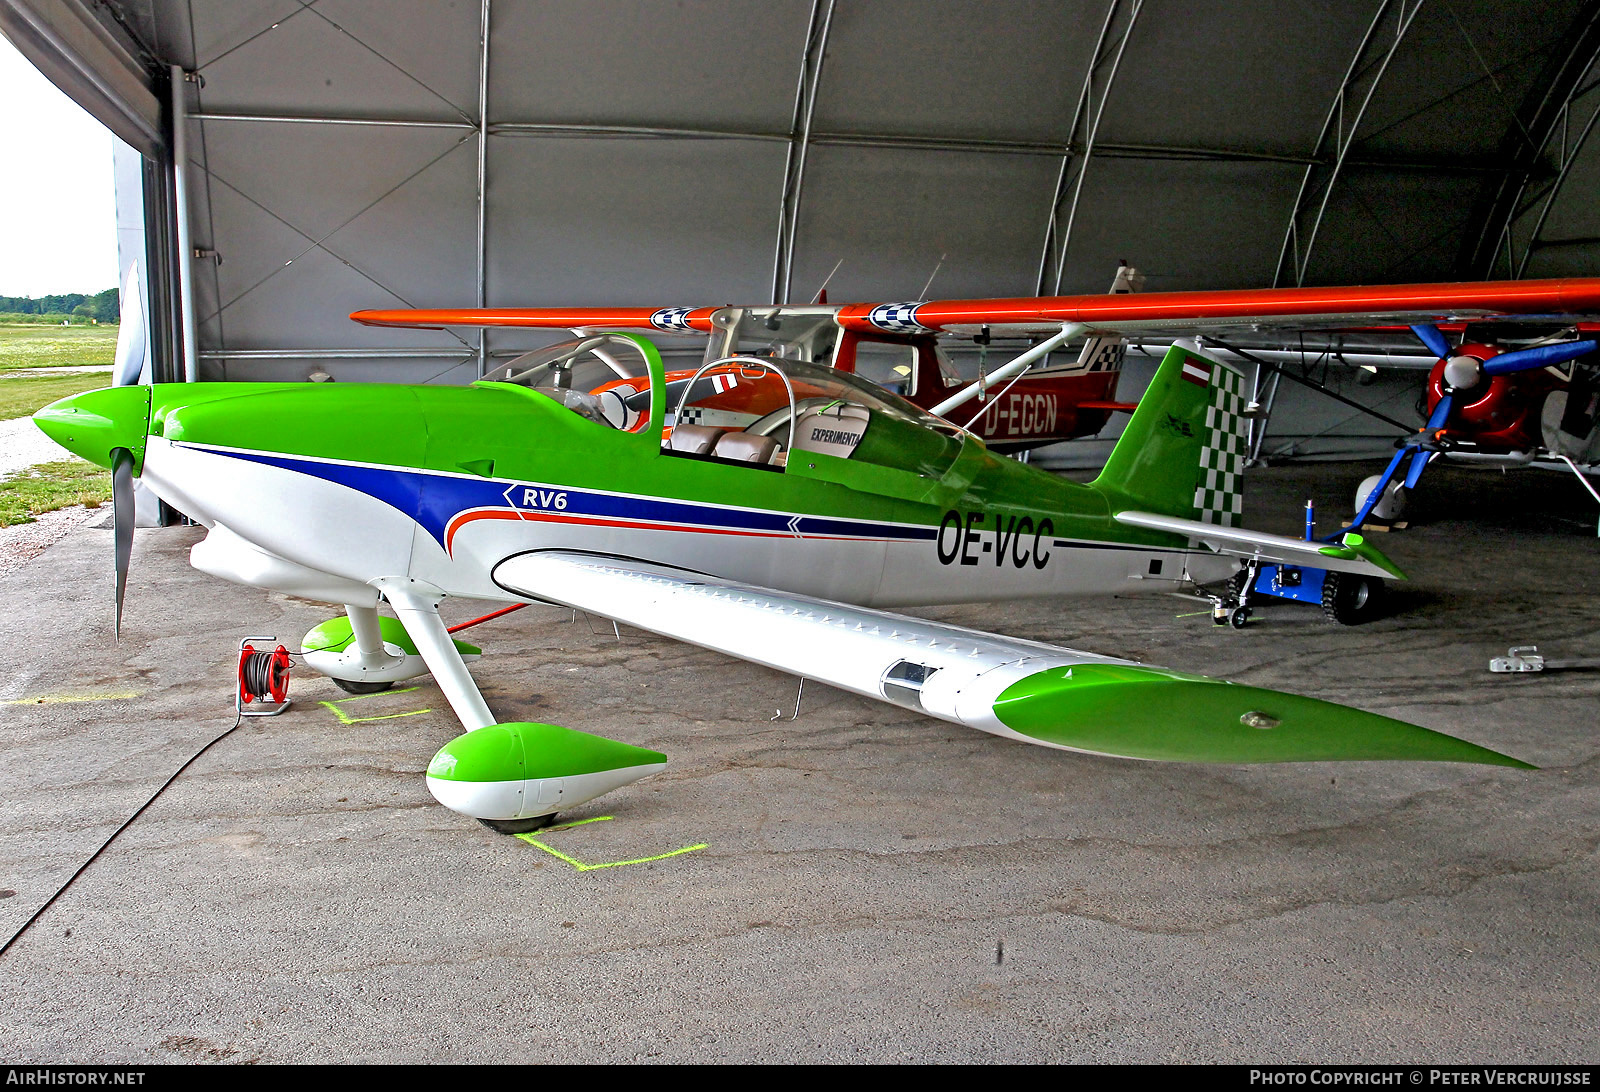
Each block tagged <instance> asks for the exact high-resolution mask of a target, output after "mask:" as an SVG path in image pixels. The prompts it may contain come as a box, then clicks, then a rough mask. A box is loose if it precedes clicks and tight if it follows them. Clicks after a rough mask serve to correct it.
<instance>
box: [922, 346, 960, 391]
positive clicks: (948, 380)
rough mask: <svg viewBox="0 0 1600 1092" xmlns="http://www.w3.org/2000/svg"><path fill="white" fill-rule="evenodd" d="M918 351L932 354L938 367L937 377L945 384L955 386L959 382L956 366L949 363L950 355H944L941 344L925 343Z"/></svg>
mask: <svg viewBox="0 0 1600 1092" xmlns="http://www.w3.org/2000/svg"><path fill="white" fill-rule="evenodd" d="M920 351H922V352H924V353H932V354H933V359H934V362H935V363H936V364H937V365H938V367H939V378H940V379H941V380H943V381H944V385H945V386H947V387H955V386H959V385H960V384H961V373H959V372H957V371H956V366H955V365H954V364H952V363H950V357H949V356H948V355H946V353H945V351H944V348H943V347H942V346H939V345H925V346H923V347H922V348H921V350H920Z"/></svg>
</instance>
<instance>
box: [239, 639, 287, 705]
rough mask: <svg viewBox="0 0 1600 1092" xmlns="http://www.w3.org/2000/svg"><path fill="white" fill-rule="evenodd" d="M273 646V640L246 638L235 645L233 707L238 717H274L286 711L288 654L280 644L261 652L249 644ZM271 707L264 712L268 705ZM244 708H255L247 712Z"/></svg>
mask: <svg viewBox="0 0 1600 1092" xmlns="http://www.w3.org/2000/svg"><path fill="white" fill-rule="evenodd" d="M252 641H263V642H276V641H277V638H276V637H246V638H245V639H244V640H242V641H240V642H239V668H238V679H237V681H238V689H237V691H236V693H235V695H234V705H235V707H236V708H237V709H238V711H239V715H240V716H241V717H275V716H277V715H278V714H279V713H282V712H283V711H284V710H286V709H288V708H289V704H290V703H289V670H290V668H291V667H293V666H294V665H293V664H292V663H291V662H290V660H289V650H288V649H286V648H284V647H283V646H282V645H281V644H280V645H278V646H277V647H276V648H275V649H273V650H272V651H271V652H263V651H260V650H259V649H257V648H256V647H255V646H254V645H253V644H251V643H250V642H252ZM269 703H270V704H271V705H272V706H274V707H273V708H267V705H268V704H269ZM247 705H258V706H259V708H256V709H247V708H245V707H246V706H247Z"/></svg>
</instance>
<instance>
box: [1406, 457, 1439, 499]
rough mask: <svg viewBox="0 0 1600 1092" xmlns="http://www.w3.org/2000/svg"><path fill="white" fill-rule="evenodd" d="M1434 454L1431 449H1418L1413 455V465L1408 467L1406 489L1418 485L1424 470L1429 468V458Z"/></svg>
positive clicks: (1411, 488) (1408, 489) (1409, 489)
mask: <svg viewBox="0 0 1600 1092" xmlns="http://www.w3.org/2000/svg"><path fill="white" fill-rule="evenodd" d="M1432 455H1433V452H1431V451H1418V452H1417V453H1416V454H1415V455H1413V456H1411V465H1410V466H1408V467H1407V468H1406V491H1407V492H1410V491H1411V490H1413V489H1415V488H1416V487H1417V479H1418V478H1421V477H1422V472H1423V470H1424V469H1426V468H1427V465H1428V459H1429V458H1430V457H1431V456H1432Z"/></svg>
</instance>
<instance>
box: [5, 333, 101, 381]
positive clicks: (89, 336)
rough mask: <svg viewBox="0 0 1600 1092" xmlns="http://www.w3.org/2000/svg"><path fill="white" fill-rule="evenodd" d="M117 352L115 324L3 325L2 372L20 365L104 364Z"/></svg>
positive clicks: (43, 366)
mask: <svg viewBox="0 0 1600 1092" xmlns="http://www.w3.org/2000/svg"><path fill="white" fill-rule="evenodd" d="M116 355H117V327H115V326H24V325H16V324H0V372H3V371H9V370H12V369H16V368H66V367H74V368H84V367H96V366H99V367H104V366H109V365H110V364H111V363H112V362H113V361H114V360H115V359H116Z"/></svg>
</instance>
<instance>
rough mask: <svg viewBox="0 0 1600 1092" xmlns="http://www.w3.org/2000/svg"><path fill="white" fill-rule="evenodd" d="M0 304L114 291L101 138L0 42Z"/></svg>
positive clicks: (111, 215) (113, 240) (106, 140)
mask: <svg viewBox="0 0 1600 1092" xmlns="http://www.w3.org/2000/svg"><path fill="white" fill-rule="evenodd" d="M0 103H4V104H5V107H6V117H7V118H8V120H9V122H10V123H9V124H8V125H7V127H6V140H5V149H6V150H5V154H4V155H3V156H0V296H45V295H54V294H58V293H63V292H82V293H84V294H86V295H90V294H93V293H95V292H100V291H104V290H105V289H107V288H111V287H113V286H114V285H115V284H116V283H117V221H116V205H115V199H114V195H113V192H112V171H111V141H112V136H111V131H110V130H109V129H107V128H106V127H105V126H103V125H101V124H100V123H99V122H98V121H96V120H94V118H92V117H90V116H89V115H88V114H86V113H84V111H83V109H82V108H81V107H79V106H78V105H77V104H76V103H74V102H73V101H72V100H71V99H69V98H67V96H65V95H63V94H62V93H61V92H60V91H58V90H56V87H55V84H53V83H51V82H50V81H49V80H47V79H45V78H44V77H43V76H42V75H40V74H39V70H38V69H36V68H34V67H33V65H31V64H29V63H28V61H27V60H26V59H25V58H24V57H23V56H22V55H21V54H20V53H18V52H17V51H16V49H15V48H14V47H13V46H12V45H11V43H10V42H8V41H7V40H6V39H5V38H4V37H3V36H0Z"/></svg>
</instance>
